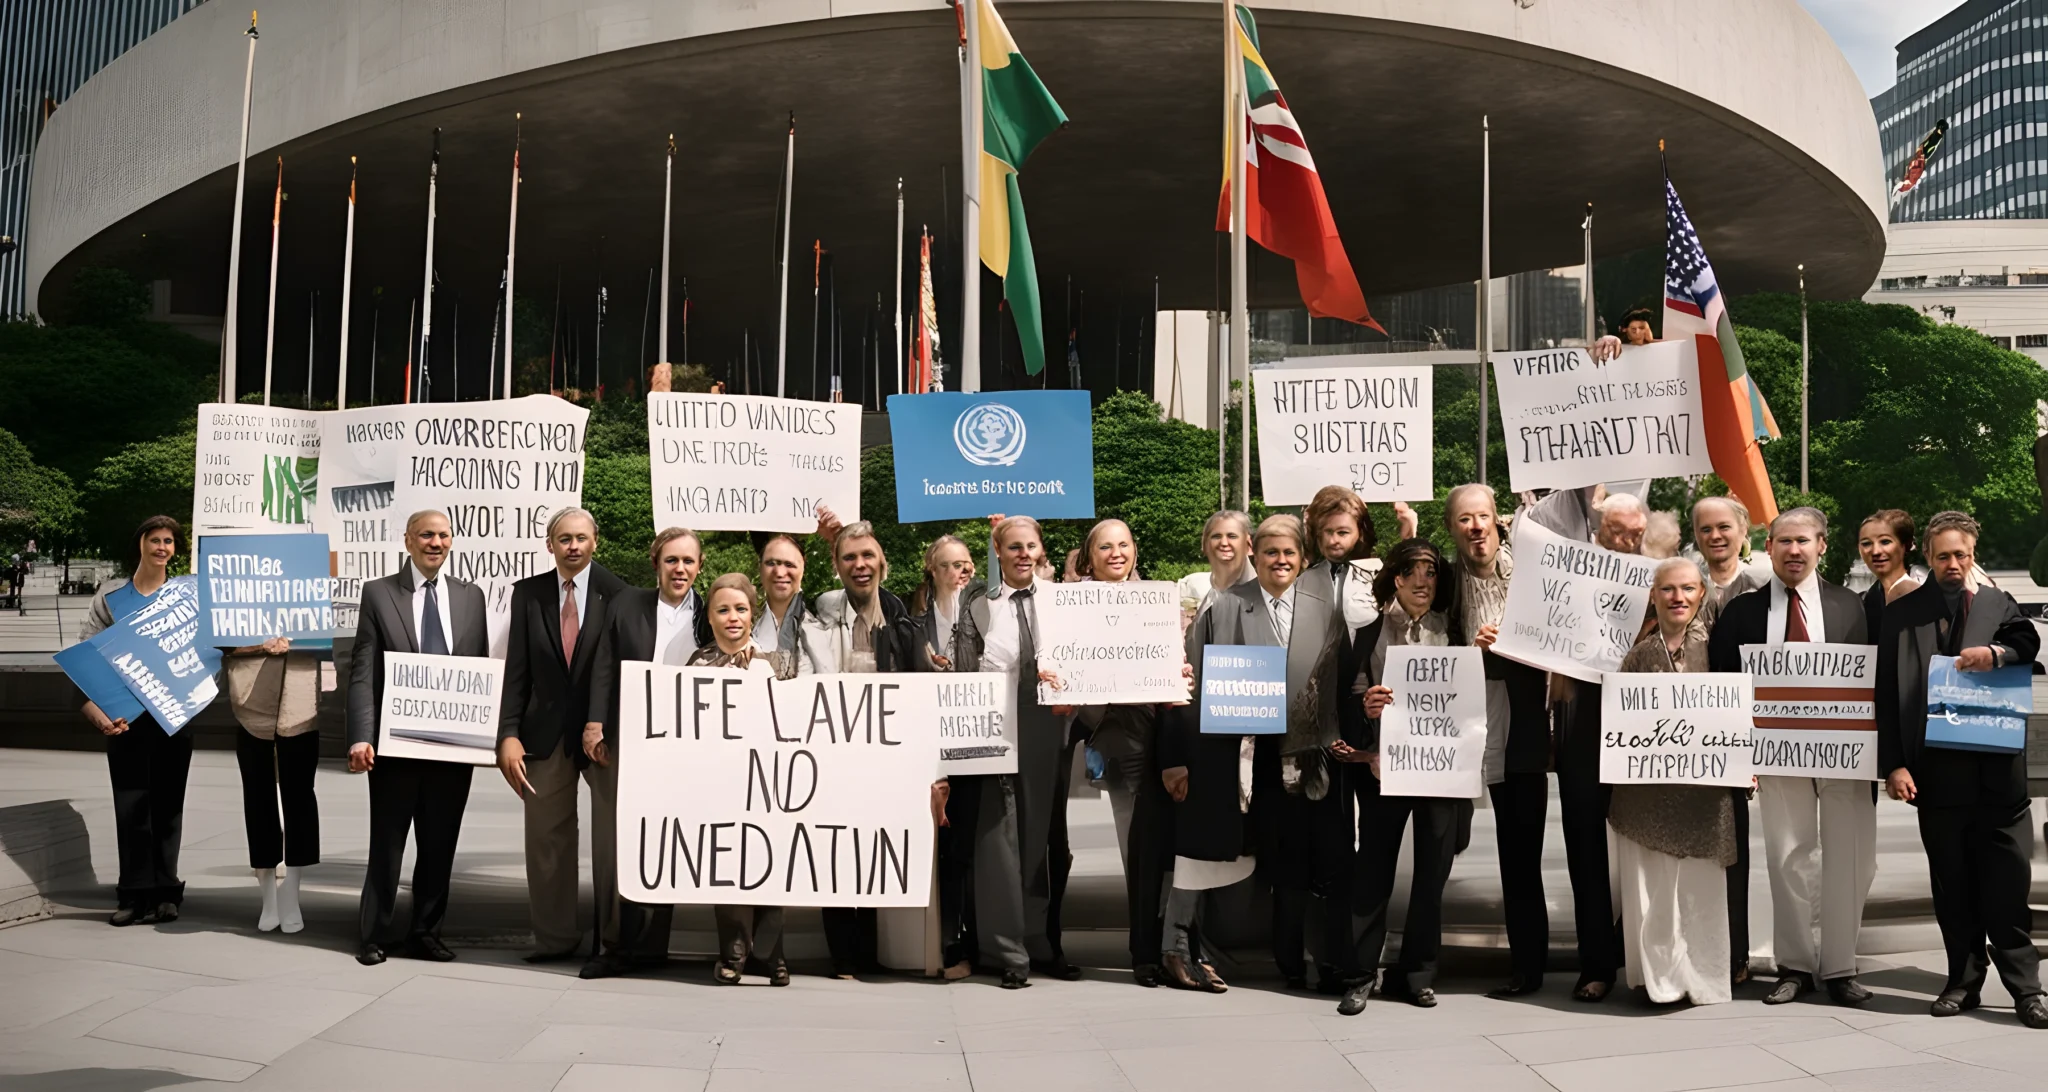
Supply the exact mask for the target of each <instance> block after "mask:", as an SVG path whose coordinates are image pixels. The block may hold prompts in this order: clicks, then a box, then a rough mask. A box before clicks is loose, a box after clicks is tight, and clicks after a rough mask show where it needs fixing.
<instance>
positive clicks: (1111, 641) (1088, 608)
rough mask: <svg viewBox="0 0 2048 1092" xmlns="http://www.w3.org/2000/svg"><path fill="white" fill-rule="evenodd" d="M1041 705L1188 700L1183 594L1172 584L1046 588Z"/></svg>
mask: <svg viewBox="0 0 2048 1092" xmlns="http://www.w3.org/2000/svg"><path fill="white" fill-rule="evenodd" d="M1036 598H1037V599H1038V610H1037V616H1038V669H1039V670H1040V671H1050V672H1052V673H1053V674H1055V675H1057V676H1059V680H1060V685H1059V687H1058V688H1057V689H1055V688H1054V687H1053V686H1052V685H1051V684H1049V683H1045V682H1040V683H1039V684H1038V703H1039V704H1040V705H1116V704H1124V703H1130V704H1145V703H1149V702H1180V701H1186V700H1187V699H1188V684H1187V681H1186V679H1184V678H1183V677H1182V675H1181V664H1182V663H1183V662H1185V661H1186V659H1187V653H1186V651H1185V650H1184V649H1183V648H1182V646H1181V630H1180V589H1179V588H1178V587H1176V586H1175V585H1174V584H1173V582H1171V581H1167V580H1126V581H1122V582H1119V583H1115V584H1110V583H1105V582H1102V581H1099V580H1083V581H1080V582H1078V583H1073V584H1040V585H1039V586H1038V591H1037V592H1036Z"/></svg>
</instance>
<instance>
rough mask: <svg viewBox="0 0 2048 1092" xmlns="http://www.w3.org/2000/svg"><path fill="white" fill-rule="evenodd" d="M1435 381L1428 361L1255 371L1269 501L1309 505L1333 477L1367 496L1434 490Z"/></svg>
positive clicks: (1420, 496)
mask: <svg viewBox="0 0 2048 1092" xmlns="http://www.w3.org/2000/svg"><path fill="white" fill-rule="evenodd" d="M1433 381H1434V380H1433V378H1432V375H1431V369H1430V368H1427V367H1420V368H1416V367H1388V366H1384V365H1371V364H1365V365H1353V366H1350V367H1344V366H1341V365H1340V366H1327V365H1326V366H1321V367H1315V368H1280V367H1267V368H1257V369H1254V370H1253V371H1252V386H1253V389H1254V390H1255V391H1257V392H1258V406H1259V410H1258V412H1259V467H1260V473H1261V474H1262V475H1263V480H1264V482H1265V497H1266V503H1267V504H1269V505H1282V504H1307V503H1308V502H1309V501H1310V500H1312V499H1314V497H1315V495H1316V490H1318V489H1320V488H1322V487H1323V486H1325V485H1328V484H1331V483H1333V482H1334V483H1338V484H1342V485H1349V486H1350V487H1351V488H1352V489H1353V490H1354V491H1356V492H1357V493H1358V495H1359V496H1361V497H1364V498H1365V499H1366V500H1369V501H1397V500H1429V499H1430V498H1432V497H1434V496H1435V495H1436V494H1435V490H1434V488H1433V487H1432V484H1431V477H1430V474H1431V469H1432V467H1433V466H1434V465H1435V461H1436V433H1435V424H1434V421H1435V416H1434V401H1433V392H1432V386H1431V385H1432V383H1433Z"/></svg>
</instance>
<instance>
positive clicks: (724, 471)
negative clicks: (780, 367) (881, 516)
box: [647, 393, 860, 531]
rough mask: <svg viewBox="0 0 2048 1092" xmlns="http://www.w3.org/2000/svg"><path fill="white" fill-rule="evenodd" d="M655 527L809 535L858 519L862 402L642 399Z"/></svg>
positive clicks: (662, 396) (712, 397)
mask: <svg viewBox="0 0 2048 1092" xmlns="http://www.w3.org/2000/svg"><path fill="white" fill-rule="evenodd" d="M647 455H648V466H649V468H650V471H651V473H652V475H653V483H654V526H655V527H656V528H657V529H658V528H662V527H694V528H696V529H698V530H700V531H809V530H812V529H814V528H816V527H817V525H818V507H819V506H820V505H824V506H827V507H829V508H831V509H832V514H833V515H835V516H838V517H839V518H840V519H841V520H843V521H845V522H847V523H852V522H853V521H855V520H857V519H859V518H860V406H859V405H858V404H856V403H835V402H801V401H798V400H796V399H793V398H767V397H763V396H759V395H744V394H727V395H715V394H671V393H655V394H651V395H648V396H647Z"/></svg>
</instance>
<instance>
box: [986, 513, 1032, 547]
mask: <svg viewBox="0 0 2048 1092" xmlns="http://www.w3.org/2000/svg"><path fill="white" fill-rule="evenodd" d="M1019 527H1029V528H1031V534H1032V535H1033V536H1034V537H1035V538H1037V539H1038V548H1039V549H1040V550H1043V549H1045V529H1044V528H1042V527H1040V526H1039V525H1038V521H1037V520H1035V519H1032V518H1031V517H1030V516H1005V517H1003V521H1002V522H1001V523H998V524H996V526H995V530H993V531H990V532H989V541H990V542H993V543H995V544H996V548H997V549H1001V548H1002V545H1003V539H1005V538H1007V537H1008V536H1009V534H1010V532H1012V531H1015V530H1016V529H1017V528H1019Z"/></svg>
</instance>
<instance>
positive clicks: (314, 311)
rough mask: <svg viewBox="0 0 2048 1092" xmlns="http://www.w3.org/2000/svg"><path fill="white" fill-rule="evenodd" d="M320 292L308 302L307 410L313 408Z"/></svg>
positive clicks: (317, 291)
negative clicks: (314, 344) (315, 345)
mask: <svg viewBox="0 0 2048 1092" xmlns="http://www.w3.org/2000/svg"><path fill="white" fill-rule="evenodd" d="M319 310H320V292H319V290H318V289H315V290H314V291H313V292H312V293H311V294H310V296H309V298H308V299H307V300H306V408H307V409H312V408H313V331H314V328H315V327H316V326H317V325H318V322H317V319H318V313H319Z"/></svg>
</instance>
